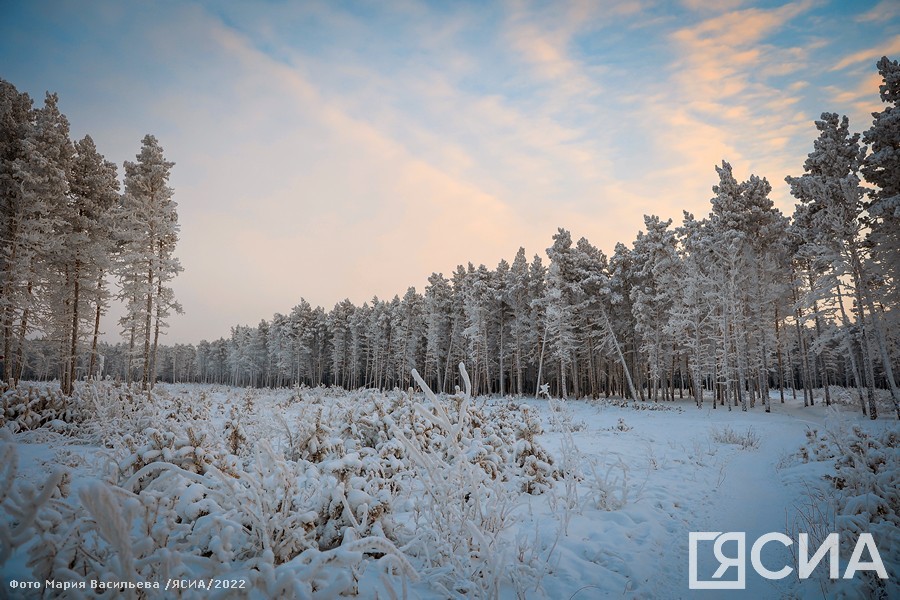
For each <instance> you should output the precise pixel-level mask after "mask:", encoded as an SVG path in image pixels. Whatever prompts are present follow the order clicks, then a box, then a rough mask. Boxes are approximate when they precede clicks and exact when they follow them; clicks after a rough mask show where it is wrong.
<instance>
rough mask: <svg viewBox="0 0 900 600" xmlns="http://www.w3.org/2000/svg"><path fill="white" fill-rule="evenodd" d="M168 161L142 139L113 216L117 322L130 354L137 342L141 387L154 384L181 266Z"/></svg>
mask: <svg viewBox="0 0 900 600" xmlns="http://www.w3.org/2000/svg"><path fill="white" fill-rule="evenodd" d="M174 165H175V163H173V162H169V161H167V160H166V159H165V158H164V156H163V150H162V148H161V147H160V145H159V142H158V141H157V140H156V138H155V137H154V136H152V135H146V136H144V139H143V140H142V141H141V151H140V153H139V154H138V155H137V162H130V161H126V162H125V194H124V196H123V198H122V202H121V204H120V206H119V207H118V209H117V210H116V212H115V217H116V223H117V238H118V240H119V244H120V246H119V260H118V264H117V266H116V273H117V276H118V278H119V283H120V286H121V292H120V298H122V299H123V300H124V301H125V303H126V306H127V311H126V314H125V316H124V317H123V318H122V319H121V320H120V324H121V325H122V326H123V331H122V333H123V335H125V336H126V337H127V338H128V339H129V340H130V352H131V354H132V355H133V356H134V355H136V354H137V352H138V349H137V347H136V344H139V347H140V348H141V350H140V355H139V356H140V359H141V367H142V369H141V371H142V375H141V386H142V387H143V388H144V389H147V388H152V387H153V383H154V381H155V377H156V374H155V368H156V352H157V348H158V345H159V334H160V332H161V330H162V329H163V328H165V327H167V326H168V324H167V323H166V322H165V320H164V319H166V318H168V316H169V315H170V313H171V311H172V310H174V311H176V312H181V306H180V305H179V304H178V303H177V302H176V301H175V298H174V294H173V293H172V290H171V288H170V287H169V286H168V282H169V281H171V280H172V278H173V277H175V276H176V275H177V274H178V273H180V272H181V271H182V268H181V264H180V263H179V261H178V259H177V258H176V257H175V256H174V251H175V245H176V243H177V242H178V230H179V228H178V213H177V211H176V209H177V204H176V202H175V201H174V200H173V198H172V196H173V193H174V192H173V190H172V188H170V187H169V185H168V184H169V175H170V172H171V169H172V167H173V166H174Z"/></svg>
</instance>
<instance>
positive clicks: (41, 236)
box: [3, 94, 74, 382]
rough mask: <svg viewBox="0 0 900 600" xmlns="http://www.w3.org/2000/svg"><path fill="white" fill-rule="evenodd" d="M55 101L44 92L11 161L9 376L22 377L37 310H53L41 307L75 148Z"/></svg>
mask: <svg viewBox="0 0 900 600" xmlns="http://www.w3.org/2000/svg"><path fill="white" fill-rule="evenodd" d="M58 101H59V99H58V97H57V96H56V94H47V96H46V99H45V101H44V106H43V107H42V108H40V109H37V110H35V111H34V112H33V124H32V125H31V126H30V127H29V128H28V131H27V134H26V135H25V138H24V140H23V141H22V154H21V156H20V157H19V158H17V159H16V160H15V161H14V162H13V165H12V169H13V178H14V180H15V181H16V182H17V183H18V184H19V186H20V194H16V195H14V196H11V197H10V199H11V200H13V204H12V205H11V207H10V210H9V214H10V217H9V218H10V219H11V221H12V226H11V227H9V230H10V231H11V233H12V235H11V236H10V241H11V243H12V248H11V249H10V251H9V254H8V259H7V262H6V269H7V273H6V275H7V277H6V281H5V283H4V292H3V298H4V303H5V304H6V305H7V310H6V314H5V315H4V338H5V341H4V356H6V357H7V360H8V361H9V362H11V363H12V364H13V368H11V369H9V373H8V374H7V380H8V381H11V382H15V381H17V380H18V379H19V378H20V377H21V373H22V370H23V368H24V361H23V356H24V345H25V339H26V337H27V335H28V334H29V332H31V331H32V330H34V329H35V327H36V325H37V324H39V320H40V317H41V316H45V319H46V318H52V317H53V316H54V314H53V313H52V312H51V311H49V310H47V307H46V303H47V302H48V300H49V297H50V295H51V294H53V293H55V292H56V291H57V289H58V287H59V280H58V278H57V277H56V276H57V275H58V273H55V272H54V271H53V269H52V267H53V262H54V259H56V258H58V257H59V256H61V255H63V253H65V252H66V249H65V246H64V245H63V242H64V240H63V239H62V238H61V237H60V236H57V235H56V231H57V230H58V229H59V228H60V227H61V226H62V224H63V218H64V207H65V206H66V203H67V195H68V193H69V179H68V178H69V170H70V169H71V166H72V157H73V154H74V148H73V146H72V142H71V141H70V140H69V122H68V119H66V117H65V115H63V114H62V113H61V112H60V111H59V107H58ZM57 262H58V261H57ZM42 303H43V306H42ZM41 313H43V315H42V314H41ZM6 340H9V342H7V341H6ZM13 340H15V348H14V349H13V348H12V341H13ZM8 343H9V346H10V347H9V349H8V350H7V348H6V346H7V344H8Z"/></svg>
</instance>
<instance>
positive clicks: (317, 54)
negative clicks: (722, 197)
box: [0, 0, 900, 343]
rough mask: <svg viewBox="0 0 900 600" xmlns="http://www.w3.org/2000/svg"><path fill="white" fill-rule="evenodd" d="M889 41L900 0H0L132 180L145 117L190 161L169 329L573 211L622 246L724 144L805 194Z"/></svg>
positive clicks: (499, 243)
mask: <svg viewBox="0 0 900 600" xmlns="http://www.w3.org/2000/svg"><path fill="white" fill-rule="evenodd" d="M883 55H887V56H889V57H890V58H892V59H897V58H900V0H882V1H880V2H877V1H872V2H858V1H845V0H832V1H827V0H798V1H795V2H783V1H779V2H742V1H740V0H683V1H681V2H671V1H668V2H652V1H649V0H621V1H615V0H610V1H606V0H600V1H594V2H579V1H573V2H562V1H559V2H557V1H545V2H539V1H528V0H511V1H508V2H482V1H460V2H425V1H417V0H398V1H394V0H385V1H382V2H378V1H374V0H373V1H367V2H343V1H340V2H338V1H334V2H289V1H280V0H270V1H263V2H231V1H228V0H225V1H212V0H210V1H208V2H206V1H194V2H190V1H179V2H176V1H172V0H159V1H154V2H137V1H122V0H110V1H92V0H83V1H72V2H57V1H50V0H46V1H42V0H36V1H34V2H19V1H15V0H0V78H3V79H6V80H8V81H10V82H11V83H13V84H14V85H15V86H16V87H17V88H18V89H19V90H20V91H24V92H28V93H29V94H30V95H31V96H32V97H33V98H35V99H36V102H37V103H38V104H40V103H41V102H42V100H43V97H44V94H45V92H47V91H51V92H56V93H58V94H59V97H60V108H61V110H62V111H63V112H64V113H65V114H66V115H67V117H68V118H69V121H70V123H71V132H72V137H73V139H80V138H81V137H83V136H84V135H86V134H89V135H91V137H93V138H94V140H95V142H96V143H97V146H98V149H99V150H100V152H101V153H103V154H104V155H105V156H106V158H107V159H109V160H112V161H114V162H116V163H118V164H119V167H120V174H121V170H122V169H121V165H122V162H123V161H125V160H134V158H135V155H136V154H137V153H138V151H139V150H140V140H141V139H142V138H143V136H144V135H145V134H147V133H152V134H153V135H155V136H156V137H157V138H158V140H159V142H160V144H161V145H162V147H163V149H164V152H165V156H166V158H167V159H168V160H170V161H174V162H175V167H174V168H173V170H172V175H171V179H170V184H171V186H172V187H173V188H174V190H175V196H174V198H175V200H176V201H177V202H178V214H179V222H180V225H181V233H180V241H179V244H178V247H177V250H176V255H177V256H178V257H179V259H180V260H181V263H182V266H183V267H184V272H183V273H182V274H181V275H179V276H178V278H177V279H176V280H175V281H174V282H173V287H174V289H175V294H176V297H177V299H178V300H179V301H180V302H181V303H182V305H183V306H184V309H185V314H184V315H183V316H177V317H173V318H172V319H171V320H170V323H171V327H170V330H169V332H168V334H167V336H166V338H165V340H164V343H188V342H198V341H200V340H201V339H209V340H212V339H216V338H219V337H222V336H226V337H227V336H228V335H230V327H232V326H233V325H239V324H240V325H256V324H258V323H259V321H260V320H261V319H271V317H272V315H273V314H274V313H276V312H280V313H287V312H289V311H290V309H291V308H292V307H293V306H294V305H296V304H298V303H299V301H300V299H301V298H305V299H306V300H307V301H308V302H310V303H311V304H313V305H319V306H323V307H325V308H326V309H330V308H331V307H332V306H334V304H335V303H337V302H339V301H341V300H343V299H344V298H349V299H350V300H351V301H353V302H354V303H356V304H361V303H363V302H365V301H367V300H370V299H371V298H372V297H373V296H376V295H377V296H378V297H379V298H382V299H390V298H392V297H393V296H394V295H395V294H399V295H400V296H402V295H403V294H404V293H405V291H406V290H407V288H408V287H410V286H414V287H416V288H417V289H418V290H419V291H420V292H422V291H423V290H424V288H425V286H426V285H427V277H428V276H429V275H430V274H431V273H432V272H442V273H444V274H445V275H446V276H448V277H449V276H450V274H451V272H452V271H453V270H454V269H455V268H456V266H457V265H459V264H466V263H468V262H472V263H474V264H475V265H476V266H477V265H478V264H481V263H483V264H485V265H487V266H489V267H491V268H493V267H495V266H496V265H497V263H498V262H499V261H500V260H501V259H506V260H507V261H512V259H513V258H514V256H515V254H516V251H517V250H518V248H519V247H520V246H524V247H525V249H526V251H527V253H528V255H529V256H533V255H534V254H539V255H541V256H542V257H545V249H546V248H547V247H549V246H550V245H551V243H552V239H551V238H552V236H553V234H554V233H556V230H557V228H558V227H564V228H566V229H568V230H570V231H571V232H572V236H573V239H578V238H579V237H582V236H583V237H586V238H588V240H590V241H591V242H592V243H593V244H594V245H595V246H598V247H599V248H600V249H602V250H604V251H605V252H607V253H611V252H612V251H613V248H614V247H615V244H616V242H624V243H626V244H630V243H631V242H633V240H634V238H635V237H636V235H637V232H638V231H639V230H640V229H642V227H643V215H645V214H656V215H659V216H661V217H663V218H672V219H673V220H674V222H675V224H676V225H677V224H678V223H680V221H681V217H682V211H683V210H687V211H690V212H692V213H694V214H696V215H698V216H701V215H706V214H707V213H708V211H709V200H710V198H711V197H712V195H713V194H712V190H711V188H712V186H713V185H714V184H716V183H717V176H716V172H715V170H714V166H715V165H717V164H719V163H720V162H721V161H722V160H727V161H728V162H730V163H731V164H732V166H733V167H734V172H735V176H736V177H737V178H738V179H746V178H748V177H749V176H750V175H751V174H755V175H758V176H761V177H766V178H767V179H768V180H769V182H770V183H771V184H772V187H773V190H772V194H771V198H772V200H773V201H774V202H775V205H776V206H777V207H778V208H780V209H781V210H782V211H784V212H785V213H786V214H791V213H792V212H793V206H794V202H793V200H792V198H791V197H790V195H789V190H788V187H787V185H786V184H785V183H784V177H785V176H787V175H800V174H801V173H802V170H803V161H804V160H805V158H806V155H807V154H808V153H809V152H810V151H811V150H812V143H813V140H814V139H815V137H816V130H815V125H814V120H815V119H816V118H818V117H819V115H820V114H821V113H822V112H825V111H828V112H837V113H841V114H846V115H847V116H848V117H849V118H850V125H851V128H852V129H853V130H854V131H863V130H865V129H867V128H868V127H869V125H870V124H871V120H872V118H871V113H872V112H873V111H876V110H881V108H882V106H883V105H882V104H881V102H880V99H879V97H878V85H879V83H880V78H879V76H878V73H877V70H876V67H875V62H876V61H877V60H878V59H879V58H880V57H881V56H883ZM115 314H116V311H115V310H113V311H112V312H111V315H110V316H109V317H108V318H107V319H106V322H105V329H106V330H107V334H109V336H110V337H111V338H112V339H115V337H116V333H117V332H116V326H115V318H114V317H115Z"/></svg>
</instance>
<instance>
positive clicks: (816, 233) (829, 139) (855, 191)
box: [786, 113, 900, 419]
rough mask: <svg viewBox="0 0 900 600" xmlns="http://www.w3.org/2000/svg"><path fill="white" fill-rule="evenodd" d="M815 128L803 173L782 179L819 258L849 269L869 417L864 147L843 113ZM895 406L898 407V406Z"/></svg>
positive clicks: (871, 380)
mask: <svg viewBox="0 0 900 600" xmlns="http://www.w3.org/2000/svg"><path fill="white" fill-rule="evenodd" d="M816 128H817V129H818V130H819V132H820V134H819V137H818V139H816V141H815V142H814V149H813V151H812V152H811V153H810V154H809V156H808V158H807V160H806V162H805V163H804V165H803V166H804V171H805V172H804V174H803V175H802V176H800V177H787V178H786V181H787V182H788V184H790V186H791V193H792V194H793V195H794V197H796V198H797V199H798V200H800V202H802V203H803V204H805V205H807V206H808V223H809V225H808V226H809V235H810V236H811V239H813V240H815V242H816V244H817V248H818V249H819V252H820V253H821V254H822V256H821V259H822V260H823V261H825V262H827V263H828V264H831V265H832V267H833V268H834V269H836V270H837V273H836V276H837V277H840V276H842V275H847V276H849V278H850V280H851V282H852V288H853V295H854V300H855V310H856V318H857V325H858V326H859V332H860V339H859V345H860V348H861V352H862V370H863V374H864V376H865V379H866V388H867V398H868V406H869V417H870V418H871V419H875V418H876V417H877V407H876V404H875V395H874V388H875V375H874V364H873V359H872V354H873V349H872V347H873V340H872V337H873V334H872V325H873V321H874V320H875V319H877V318H878V315H877V313H876V312H874V311H873V310H872V309H871V306H872V299H871V296H870V294H871V287H870V279H869V273H867V270H866V266H865V265H866V262H867V257H866V248H865V244H864V240H863V237H862V230H863V227H865V220H864V218H863V194H864V191H865V190H864V188H863V187H862V186H861V185H860V179H859V176H858V172H859V168H860V166H861V164H862V161H863V158H864V156H865V148H863V147H861V146H860V144H859V134H851V133H850V126H849V121H848V119H847V117H843V118H839V117H838V115H837V114H835V113H823V114H822V118H821V120H819V121H816ZM867 308H868V309H869V310H868V314H866V309H867ZM895 404H896V398H895ZM897 410H898V411H900V406H898V409H897Z"/></svg>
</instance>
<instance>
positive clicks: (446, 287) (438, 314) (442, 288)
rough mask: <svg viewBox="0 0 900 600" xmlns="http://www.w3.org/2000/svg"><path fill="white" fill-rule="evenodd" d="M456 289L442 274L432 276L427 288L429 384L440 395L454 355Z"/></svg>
mask: <svg viewBox="0 0 900 600" xmlns="http://www.w3.org/2000/svg"><path fill="white" fill-rule="evenodd" d="M452 294H453V289H452V288H451V287H450V282H449V281H448V280H447V278H446V277H444V275H443V274H442V273H432V274H431V276H430V277H429V278H428V285H427V286H426V287H425V299H424V305H423V311H424V318H425V371H424V373H425V377H424V378H425V382H426V383H428V384H429V385H430V386H431V387H432V389H436V390H438V391H439V392H443V391H446V390H445V389H444V371H445V368H446V361H447V360H448V356H447V355H448V354H449V352H450V335H451V331H450V328H451V325H452V318H451V302H452Z"/></svg>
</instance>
